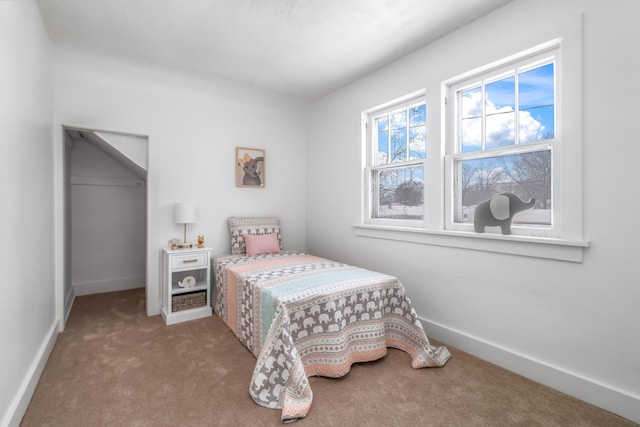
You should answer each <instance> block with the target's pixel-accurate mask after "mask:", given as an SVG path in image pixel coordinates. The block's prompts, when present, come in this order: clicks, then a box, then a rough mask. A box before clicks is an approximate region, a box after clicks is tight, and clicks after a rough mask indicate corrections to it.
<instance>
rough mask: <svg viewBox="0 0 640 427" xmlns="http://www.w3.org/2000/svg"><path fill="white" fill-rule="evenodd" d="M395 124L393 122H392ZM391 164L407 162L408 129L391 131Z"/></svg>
mask: <svg viewBox="0 0 640 427" xmlns="http://www.w3.org/2000/svg"><path fill="white" fill-rule="evenodd" d="M392 122H393V120H392ZM389 160H390V163H393V162H404V161H405V160H407V128H406V127H404V128H402V129H391V158H390V159H389Z"/></svg>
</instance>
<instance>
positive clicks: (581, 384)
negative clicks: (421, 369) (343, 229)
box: [420, 318, 640, 423]
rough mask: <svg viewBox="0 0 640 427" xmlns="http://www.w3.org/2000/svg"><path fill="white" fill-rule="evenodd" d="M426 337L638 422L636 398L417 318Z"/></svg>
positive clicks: (639, 411)
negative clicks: (425, 332)
mask: <svg viewBox="0 0 640 427" xmlns="http://www.w3.org/2000/svg"><path fill="white" fill-rule="evenodd" d="M420 320H421V321H422V324H423V326H424V328H425V330H426V331H427V335H428V336H429V337H432V338H433V339H434V340H438V341H441V342H442V343H446V344H448V345H450V346H452V347H455V348H457V349H459V350H462V351H464V352H466V353H469V354H472V355H474V356H476V357H478V358H480V359H483V360H486V361H488V362H490V363H493V364H495V365H498V366H500V367H502V368H504V369H507V370H509V371H512V372H515V373H517V374H519V375H522V376H523V377H526V378H529V379H530V380H533V381H536V382H538V383H541V384H544V385H546V386H548V387H551V388H553V389H555V390H558V391H561V392H563V393H566V394H568V395H570V396H573V397H575V398H577V399H580V400H583V401H585V402H588V403H590V404H592V405H595V406H598V407H600V408H602V409H605V410H607V411H609V412H613V413H614V414H617V415H620V416H621V417H624V418H627V419H629V420H631V421H633V422H636V423H640V397H637V396H633V395H631V394H629V393H625V392H623V391H620V390H615V389H613V388H612V387H609V386H607V385H605V384H601V383H598V382H597V381H594V380H590V379H588V378H584V377H582V376H580V375H577V374H575V373H572V372H569V371H566V370H564V369H560V368H557V367H554V366H551V365H549V364H547V363H544V362H542V361H539V360H535V359H533V358H531V357H528V356H526V355H522V354H518V353H515V352H513V351H510V350H509V349H506V348H502V347H500V346H498V345H495V344H492V343H490V342H487V341H484V340H481V339H479V338H477V337H473V336H471V335H468V334H466V333H464V332H461V331H457V330H454V329H451V328H448V327H446V326H443V325H440V324H438V323H435V322H431V321H429V320H427V319H424V318H420Z"/></svg>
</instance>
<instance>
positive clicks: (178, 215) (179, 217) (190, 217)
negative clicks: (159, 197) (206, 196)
mask: <svg viewBox="0 0 640 427" xmlns="http://www.w3.org/2000/svg"><path fill="white" fill-rule="evenodd" d="M197 216H198V210H197V209H196V205H195V204H193V203H176V205H175V206H174V207H173V220H174V221H175V222H176V224H191V223H193V222H196V217H197Z"/></svg>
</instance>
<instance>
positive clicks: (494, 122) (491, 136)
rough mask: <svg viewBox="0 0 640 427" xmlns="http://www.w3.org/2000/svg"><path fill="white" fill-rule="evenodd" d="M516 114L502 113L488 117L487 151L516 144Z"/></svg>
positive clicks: (512, 112)
mask: <svg viewBox="0 0 640 427" xmlns="http://www.w3.org/2000/svg"><path fill="white" fill-rule="evenodd" d="M515 114H516V113H515V112H514V111H511V112H509V113H500V114H493V115H491V116H487V143H486V147H485V148H487V149H490V148H497V147H506V146H508V145H513V144H515V143H516V140H515V132H514V127H515V120H514V119H515Z"/></svg>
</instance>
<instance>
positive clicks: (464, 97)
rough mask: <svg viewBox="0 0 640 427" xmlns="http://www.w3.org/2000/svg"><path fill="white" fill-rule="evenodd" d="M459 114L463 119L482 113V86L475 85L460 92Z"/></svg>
mask: <svg viewBox="0 0 640 427" xmlns="http://www.w3.org/2000/svg"><path fill="white" fill-rule="evenodd" d="M460 106H461V111H460V115H461V117H462V118H463V119H468V118H471V117H480V116H481V115H482V88H481V87H476V88H473V89H469V90H465V91H464V92H461V93H460Z"/></svg>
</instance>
